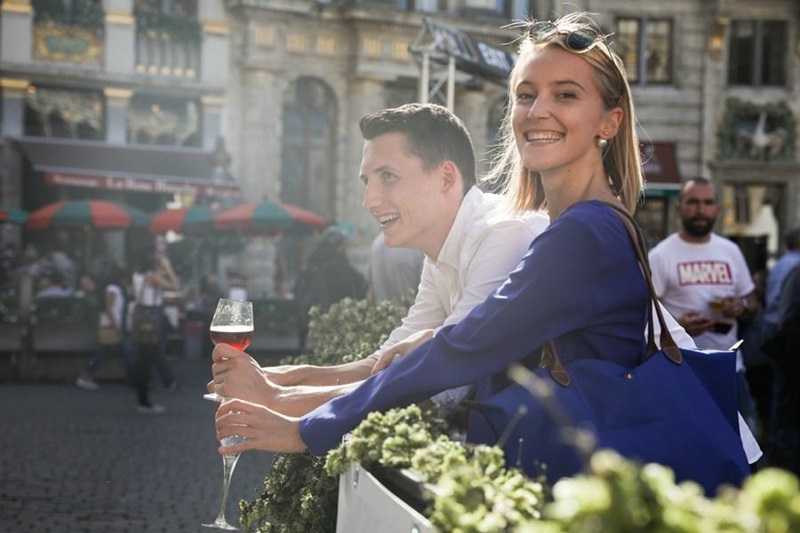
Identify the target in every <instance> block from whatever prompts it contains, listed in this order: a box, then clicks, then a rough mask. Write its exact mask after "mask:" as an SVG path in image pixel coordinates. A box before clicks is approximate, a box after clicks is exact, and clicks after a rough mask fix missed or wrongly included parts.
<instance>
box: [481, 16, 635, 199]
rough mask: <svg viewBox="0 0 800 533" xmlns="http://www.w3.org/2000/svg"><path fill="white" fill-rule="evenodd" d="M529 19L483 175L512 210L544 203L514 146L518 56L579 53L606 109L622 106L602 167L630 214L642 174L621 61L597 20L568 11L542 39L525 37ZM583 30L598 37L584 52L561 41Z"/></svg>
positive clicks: (537, 181)
mask: <svg viewBox="0 0 800 533" xmlns="http://www.w3.org/2000/svg"><path fill="white" fill-rule="evenodd" d="M532 23H533V21H531V22H528V23H524V32H523V34H522V35H521V36H520V38H519V40H520V45H519V56H520V57H519V59H518V60H517V63H516V65H515V66H514V68H513V70H512V71H511V75H510V76H509V83H508V95H509V96H508V100H509V105H508V106H507V107H506V110H505V112H504V116H503V122H502V125H501V127H500V136H499V138H500V141H499V143H498V145H497V146H496V148H495V157H494V160H493V165H492V168H491V170H490V171H489V173H488V175H487V177H486V179H487V180H488V181H493V182H495V183H502V184H503V194H504V195H505V196H506V198H507V199H508V201H509V203H510V207H511V208H512V209H513V210H515V211H525V210H530V209H546V208H547V197H546V195H545V192H544V189H543V187H542V180H541V177H540V176H539V173H538V172H533V171H530V170H528V169H527V168H525V166H524V165H523V164H522V158H521V156H520V154H519V150H518V149H517V144H516V140H515V137H514V129H513V126H512V124H511V117H512V114H513V108H514V103H513V102H514V98H513V92H514V86H515V82H516V79H517V78H518V77H519V76H520V70H521V66H520V65H522V63H523V61H522V58H524V57H525V56H527V55H530V54H534V53H536V52H538V51H539V50H541V49H543V48H544V47H546V46H560V47H561V48H563V49H564V50H566V51H568V52H570V53H574V54H576V55H579V56H580V57H582V58H583V59H585V60H586V61H587V62H588V63H589V64H590V65H591V66H592V67H593V68H594V72H595V81H596V83H597V88H598V89H599V91H600V95H601V97H602V99H603V105H604V107H605V109H606V110H607V111H610V110H611V109H613V108H615V107H620V108H621V109H622V111H623V116H622V121H621V122H620V125H619V129H618V131H617V134H616V135H615V136H614V137H613V138H611V139H609V140H608V146H606V147H605V148H604V149H603V150H604V151H603V168H604V169H605V172H606V174H608V176H609V178H610V180H611V184H612V187H613V190H614V194H615V195H616V196H617V197H618V198H619V199H620V201H621V202H622V204H623V205H624V206H625V208H626V209H627V210H628V211H629V212H631V213H633V212H634V211H635V210H636V204H637V203H638V202H639V198H640V197H641V193H642V189H643V187H644V178H643V175H642V162H641V156H640V154H639V139H638V136H637V134H636V118H635V117H636V115H635V114H634V109H633V98H632V97H631V89H630V85H629V84H628V78H627V76H626V75H625V67H624V64H623V63H622V60H621V59H620V58H619V56H618V55H617V54H616V53H614V52H613V51H612V50H611V48H610V47H609V46H608V43H607V42H606V36H603V34H602V32H601V31H600V29H599V27H598V26H597V24H596V23H595V22H594V20H593V19H592V18H591V17H589V15H588V14H586V13H571V14H569V15H565V16H564V17H562V18H560V19H559V20H557V21H555V22H553V24H554V25H555V26H556V28H558V32H557V33H556V34H554V35H553V37H552V38H551V39H550V40H548V41H546V42H543V43H542V42H534V40H533V39H532V38H530V36H529V33H528V29H529V28H530V25H531V24H532ZM583 29H589V30H591V31H593V32H596V33H597V34H598V35H599V36H601V39H599V40H598V41H597V42H595V43H594V44H593V45H592V46H591V48H589V49H587V50H585V51H582V52H574V51H572V50H571V49H570V48H569V47H568V46H567V45H566V44H565V35H566V34H567V33H570V32H573V31H576V30H583Z"/></svg>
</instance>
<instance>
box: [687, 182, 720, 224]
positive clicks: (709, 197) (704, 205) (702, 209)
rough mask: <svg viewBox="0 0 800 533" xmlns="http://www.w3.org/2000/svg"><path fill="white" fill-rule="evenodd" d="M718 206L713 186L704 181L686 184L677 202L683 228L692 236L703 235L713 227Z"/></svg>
mask: <svg viewBox="0 0 800 533" xmlns="http://www.w3.org/2000/svg"><path fill="white" fill-rule="evenodd" d="M718 214H719V206H718V205H717V200H716V196H715V191H714V186H713V185H711V184H705V183H692V184H690V185H688V186H687V187H686V188H685V189H684V190H683V194H682V196H681V200H680V202H679V203H678V216H679V217H680V220H681V226H682V227H683V230H684V231H685V232H686V233H687V234H689V235H690V236H692V237H705V236H707V235H708V234H709V233H711V230H713V229H714V223H715V222H716V221H717V215H718Z"/></svg>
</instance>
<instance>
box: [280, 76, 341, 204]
mask: <svg viewBox="0 0 800 533" xmlns="http://www.w3.org/2000/svg"><path fill="white" fill-rule="evenodd" d="M336 107H337V106H336V99H335V97H334V95H333V91H331V89H330V87H328V86H327V85H326V84H324V83H323V82H321V81H319V80H316V79H313V78H301V79H300V80H298V81H297V82H296V83H295V84H294V85H293V86H292V88H291V89H290V90H289V92H288V94H287V96H286V99H285V100H284V103H283V147H282V158H281V161H282V166H281V199H282V200H284V201H286V202H288V203H290V204H296V205H299V206H301V207H306V208H308V209H311V210H312V211H314V212H315V213H318V214H320V215H321V216H323V217H325V218H329V219H330V218H333V215H334V212H333V193H334V190H335V172H334V169H335V168H336V163H335V133H336V116H337V111H336Z"/></svg>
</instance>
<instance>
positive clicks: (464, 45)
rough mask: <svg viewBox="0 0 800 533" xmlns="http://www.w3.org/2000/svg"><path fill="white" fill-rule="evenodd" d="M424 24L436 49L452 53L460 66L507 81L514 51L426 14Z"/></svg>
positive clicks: (471, 72)
mask: <svg viewBox="0 0 800 533" xmlns="http://www.w3.org/2000/svg"><path fill="white" fill-rule="evenodd" d="M425 25H426V27H427V28H428V32H429V33H430V34H431V37H433V41H434V45H435V47H436V50H437V51H438V52H442V53H444V54H448V55H453V56H454V57H455V58H456V66H457V67H458V68H459V70H463V71H464V72H469V73H470V74H475V75H476V76H481V77H483V78H486V79H488V80H490V81H493V82H495V83H499V84H501V85H505V84H506V83H507V82H508V76H509V75H510V74H511V68H512V67H513V66H514V63H515V62H516V61H517V54H512V53H510V52H506V51H505V50H503V49H502V48H497V47H496V46H492V45H490V44H487V43H484V42H483V41H479V40H478V39H475V38H473V37H470V36H469V35H467V34H466V33H464V32H463V31H461V30H460V29H458V28H454V27H452V26H446V25H444V24H440V23H438V22H434V21H432V20H431V19H427V18H426V19H425ZM432 59H434V60H435V59H436V58H432Z"/></svg>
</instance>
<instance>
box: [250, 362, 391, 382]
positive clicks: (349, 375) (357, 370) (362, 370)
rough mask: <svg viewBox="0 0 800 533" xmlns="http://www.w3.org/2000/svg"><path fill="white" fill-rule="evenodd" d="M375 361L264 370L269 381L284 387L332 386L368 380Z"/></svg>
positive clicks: (266, 368) (263, 368) (264, 368)
mask: <svg viewBox="0 0 800 533" xmlns="http://www.w3.org/2000/svg"><path fill="white" fill-rule="evenodd" d="M375 361H376V360H375V359H372V358H365V359H362V360H360V361H353V362H351V363H344V364H341V365H334V366H317V365H299V366H296V367H277V368H276V367H262V370H263V371H264V373H265V374H266V375H267V377H269V379H271V380H272V381H274V382H275V383H278V384H280V385H284V386H300V385H307V386H332V385H344V384H347V383H353V382H356V381H361V380H364V379H366V378H368V377H369V376H370V371H371V370H372V367H373V365H374V364H375Z"/></svg>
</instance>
